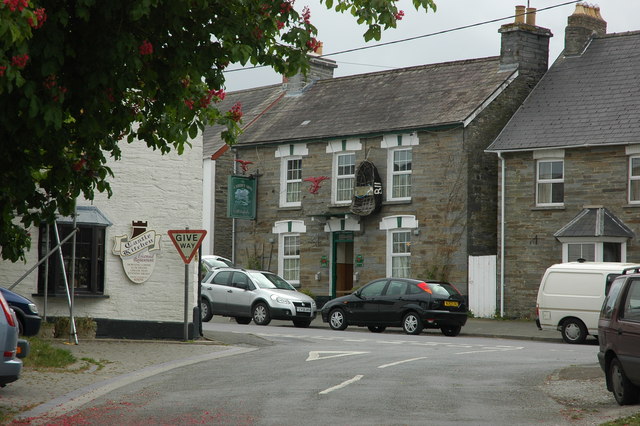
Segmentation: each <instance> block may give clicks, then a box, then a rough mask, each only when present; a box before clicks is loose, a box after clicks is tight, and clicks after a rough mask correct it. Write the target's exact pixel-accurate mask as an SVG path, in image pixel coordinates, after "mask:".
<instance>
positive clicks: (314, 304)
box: [311, 300, 317, 309]
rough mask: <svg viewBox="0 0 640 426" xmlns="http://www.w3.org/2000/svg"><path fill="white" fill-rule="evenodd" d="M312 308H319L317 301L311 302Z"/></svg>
mask: <svg viewBox="0 0 640 426" xmlns="http://www.w3.org/2000/svg"><path fill="white" fill-rule="evenodd" d="M311 307H312V308H313V309H316V307H317V306H316V301H315V300H312V301H311Z"/></svg>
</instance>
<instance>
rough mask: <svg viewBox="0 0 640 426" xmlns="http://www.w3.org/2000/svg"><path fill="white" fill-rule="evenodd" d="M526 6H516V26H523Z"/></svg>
mask: <svg viewBox="0 0 640 426" xmlns="http://www.w3.org/2000/svg"><path fill="white" fill-rule="evenodd" d="M525 9H526V6H516V20H515V23H516V24H524V14H525Z"/></svg>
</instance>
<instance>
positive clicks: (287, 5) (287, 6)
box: [280, 0, 295, 14]
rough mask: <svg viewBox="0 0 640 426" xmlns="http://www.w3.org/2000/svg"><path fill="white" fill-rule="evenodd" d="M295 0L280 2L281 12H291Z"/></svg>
mask: <svg viewBox="0 0 640 426" xmlns="http://www.w3.org/2000/svg"><path fill="white" fill-rule="evenodd" d="M294 1H295V0H286V1H283V2H282V3H281V4H280V13H282V14H285V13H289V12H291V9H293V3H294Z"/></svg>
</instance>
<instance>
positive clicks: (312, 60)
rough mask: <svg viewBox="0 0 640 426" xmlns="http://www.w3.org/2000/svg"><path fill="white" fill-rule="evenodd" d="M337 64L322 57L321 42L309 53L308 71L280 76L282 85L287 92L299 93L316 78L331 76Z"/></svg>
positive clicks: (316, 79)
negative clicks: (290, 75)
mask: <svg viewBox="0 0 640 426" xmlns="http://www.w3.org/2000/svg"><path fill="white" fill-rule="evenodd" d="M337 67H338V65H337V64H336V61H334V60H333V59H327V58H323V57H322V43H319V46H318V48H317V49H316V51H315V52H313V53H310V54H309V72H308V73H307V75H304V74H302V73H301V72H298V73H297V74H296V75H294V76H292V77H282V87H283V89H284V90H285V91H286V92H287V94H292V95H293V94H300V93H301V92H302V91H304V89H305V87H307V86H308V85H309V84H313V83H315V82H316V81H318V80H324V79H326V78H333V70H334V69H335V68H337Z"/></svg>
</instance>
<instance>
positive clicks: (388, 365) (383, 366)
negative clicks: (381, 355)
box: [378, 356, 427, 368]
mask: <svg viewBox="0 0 640 426" xmlns="http://www.w3.org/2000/svg"><path fill="white" fill-rule="evenodd" d="M421 359H427V357H426V356H421V357H419V358H411V359H405V360H404V361H397V362H392V363H390V364H383V365H379V366H378V368H387V367H393V366H394V365H399V364H404V363H405V362H413V361H418V360H421Z"/></svg>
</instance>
